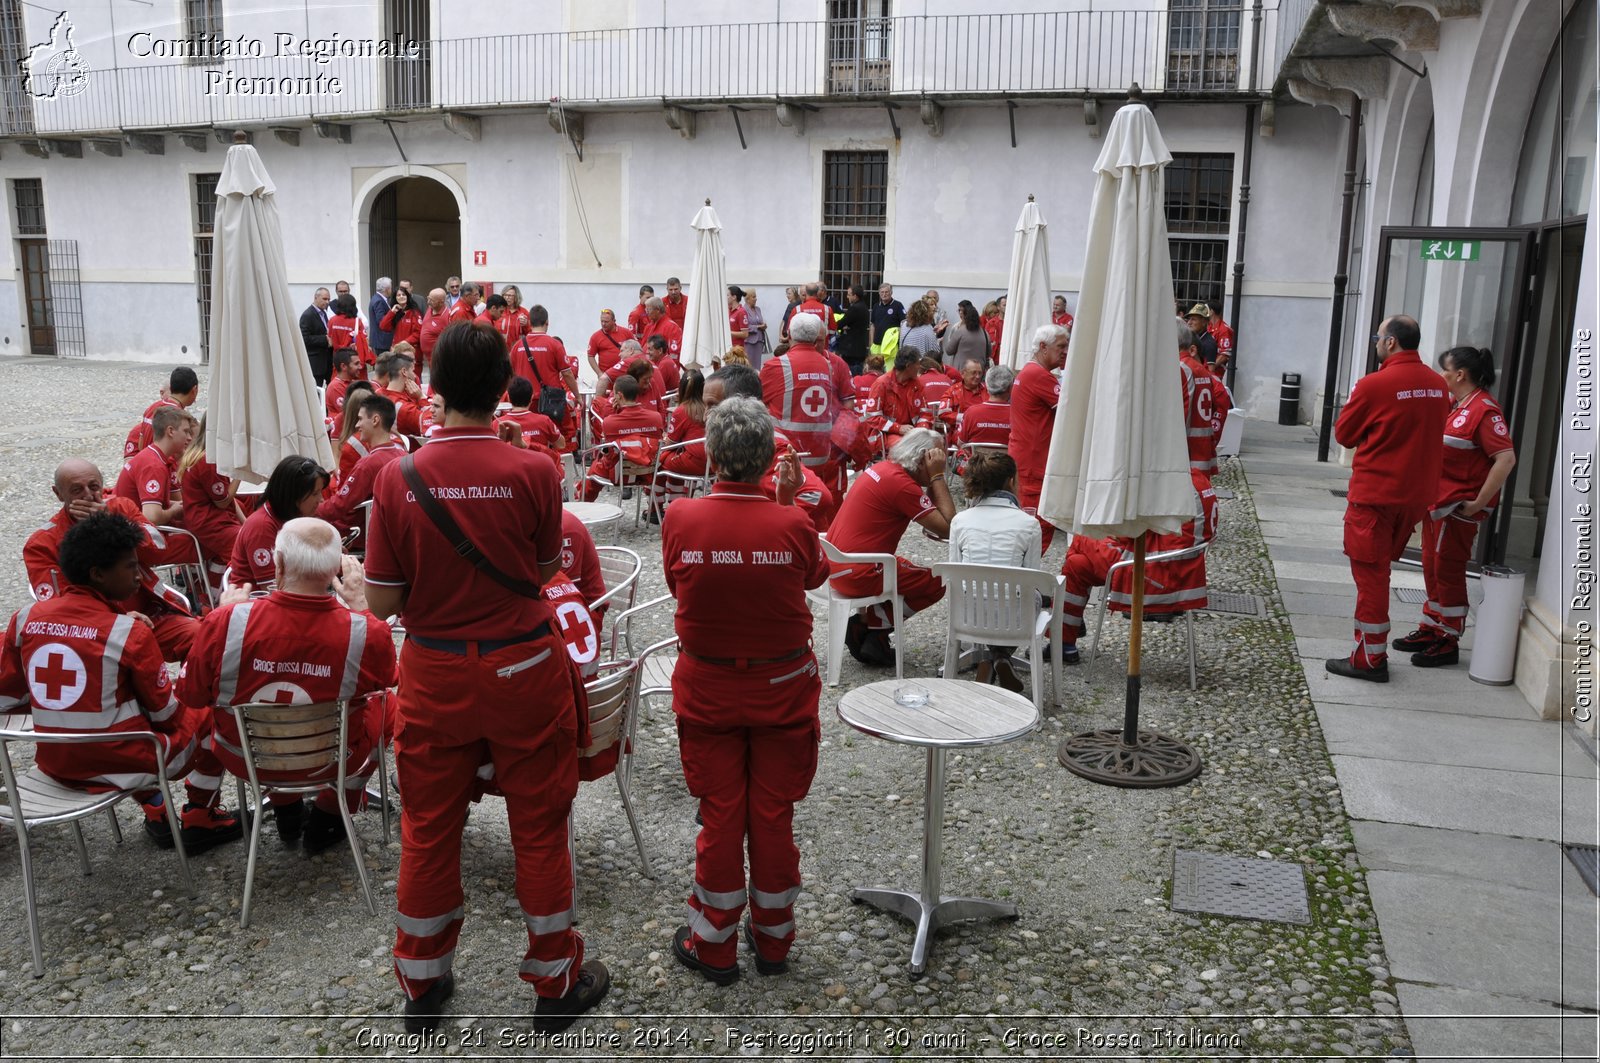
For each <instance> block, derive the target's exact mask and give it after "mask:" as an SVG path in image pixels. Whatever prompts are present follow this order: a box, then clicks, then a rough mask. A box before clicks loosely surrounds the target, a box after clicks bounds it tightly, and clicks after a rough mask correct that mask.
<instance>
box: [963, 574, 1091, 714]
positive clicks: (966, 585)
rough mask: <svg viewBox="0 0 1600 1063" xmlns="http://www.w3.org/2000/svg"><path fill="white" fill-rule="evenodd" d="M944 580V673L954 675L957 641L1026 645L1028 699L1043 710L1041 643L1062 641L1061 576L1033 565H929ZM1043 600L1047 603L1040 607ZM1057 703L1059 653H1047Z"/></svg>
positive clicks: (1059, 669) (1051, 643) (1059, 675)
mask: <svg viewBox="0 0 1600 1063" xmlns="http://www.w3.org/2000/svg"><path fill="white" fill-rule="evenodd" d="M933 571H934V572H935V573H936V574H937V575H938V577H939V578H940V579H941V580H943V581H944V586H945V598H946V601H948V602H949V604H950V623H949V627H948V629H947V632H946V634H945V643H944V674H945V675H946V676H947V677H952V678H953V677H954V676H955V674H956V657H957V653H958V650H957V644H958V643H960V642H963V641H964V642H973V643H977V644H978V646H979V647H980V648H982V647H987V646H1016V647H1018V648H1021V647H1024V646H1026V647H1027V649H1028V663H1029V665H1030V666H1031V671H1032V673H1033V704H1034V707H1035V708H1037V709H1038V710H1039V711H1040V712H1041V713H1042V712H1044V647H1045V646H1046V645H1059V644H1060V642H1061V623H1062V621H1061V593H1062V584H1063V583H1064V582H1065V580H1064V578H1063V577H1061V576H1059V575H1057V576H1051V575H1050V574H1048V573H1045V572H1041V571H1039V570H1038V569H1035V568H1021V567H1012V566H1010V565H969V564H962V563H959V562H954V561H946V562H942V563H940V564H937V565H934V566H933ZM1044 600H1048V601H1049V602H1050V606H1049V607H1048V608H1046V609H1040V608H1039V603H1040V602H1041V601H1044ZM1046 640H1048V642H1047V641H1046ZM1050 675H1051V680H1052V682H1053V683H1054V688H1053V689H1054V691H1055V699H1056V704H1058V705H1059V704H1060V703H1061V654H1059V653H1052V654H1051V655H1050Z"/></svg>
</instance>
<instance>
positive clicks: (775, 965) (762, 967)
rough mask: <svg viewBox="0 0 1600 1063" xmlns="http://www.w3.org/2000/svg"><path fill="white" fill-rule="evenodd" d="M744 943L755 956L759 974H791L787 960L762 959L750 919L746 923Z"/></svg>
mask: <svg viewBox="0 0 1600 1063" xmlns="http://www.w3.org/2000/svg"><path fill="white" fill-rule="evenodd" d="M744 943H745V944H746V945H749V946H750V951H751V952H752V953H754V954H755V957H756V973H757V974H760V975H774V974H788V973H789V961H788V960H787V959H783V960H765V959H762V958H761V950H760V949H758V948H756V931H755V927H753V926H751V925H750V920H749V919H746V920H745V921H744Z"/></svg>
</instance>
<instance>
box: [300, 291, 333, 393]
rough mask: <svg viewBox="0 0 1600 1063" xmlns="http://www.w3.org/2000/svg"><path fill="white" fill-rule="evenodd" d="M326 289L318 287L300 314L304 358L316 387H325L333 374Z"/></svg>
mask: <svg viewBox="0 0 1600 1063" xmlns="http://www.w3.org/2000/svg"><path fill="white" fill-rule="evenodd" d="M329 298H330V297H329V295H328V289H326V288H318V289H317V290H316V292H315V293H313V294H312V296H311V305H310V306H308V307H306V308H305V311H304V312H303V313H302V314H301V315H300V335H301V337H302V338H303V339H304V340H305V341H306V360H307V361H309V362H310V363H311V375H312V376H313V377H315V378H316V380H317V387H319V388H320V387H326V386H327V384H328V378H329V377H331V376H332V375H333V344H331V343H329V342H328V299H329Z"/></svg>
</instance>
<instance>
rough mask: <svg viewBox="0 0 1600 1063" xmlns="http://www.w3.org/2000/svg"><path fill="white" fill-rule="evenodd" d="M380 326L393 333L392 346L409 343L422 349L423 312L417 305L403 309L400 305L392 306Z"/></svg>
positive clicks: (419, 349) (383, 329)
mask: <svg viewBox="0 0 1600 1063" xmlns="http://www.w3.org/2000/svg"><path fill="white" fill-rule="evenodd" d="M378 328H379V329H381V330H382V331H384V332H388V333H390V334H391V335H392V338H391V340H390V346H391V347H392V346H395V345H398V344H401V343H409V344H411V346H412V347H413V348H416V349H417V350H418V351H419V352H420V351H421V349H422V348H421V346H420V344H421V342H422V312H421V311H420V310H418V309H417V308H416V307H414V306H411V307H407V308H406V309H405V310H404V311H402V310H401V309H400V308H399V307H390V308H389V312H388V313H387V314H384V315H383V320H382V321H380V322H379V323H378Z"/></svg>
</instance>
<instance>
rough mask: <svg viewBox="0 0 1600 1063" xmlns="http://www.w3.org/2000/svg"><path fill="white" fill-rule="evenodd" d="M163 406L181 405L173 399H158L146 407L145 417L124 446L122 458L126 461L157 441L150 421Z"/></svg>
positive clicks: (133, 429) (129, 434) (129, 433)
mask: <svg viewBox="0 0 1600 1063" xmlns="http://www.w3.org/2000/svg"><path fill="white" fill-rule="evenodd" d="M163 406H179V404H178V403H177V402H175V401H174V400H172V399H157V400H156V401H154V402H152V403H151V404H150V405H149V406H146V407H145V410H144V416H143V417H141V418H139V423H138V424H136V425H134V426H133V428H132V430H130V431H129V432H128V439H127V442H125V443H123V444H122V456H123V458H124V459H127V458H131V457H133V456H134V455H135V454H137V453H139V451H141V450H143V449H144V448H145V447H148V446H149V445H150V444H151V443H154V442H155V441H156V437H155V433H154V431H153V430H152V429H151V427H150V419H151V418H152V417H154V416H155V415H156V411H157V410H159V409H161V407H163ZM179 408H180V409H181V408H182V407H181V406H179Z"/></svg>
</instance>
